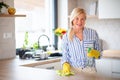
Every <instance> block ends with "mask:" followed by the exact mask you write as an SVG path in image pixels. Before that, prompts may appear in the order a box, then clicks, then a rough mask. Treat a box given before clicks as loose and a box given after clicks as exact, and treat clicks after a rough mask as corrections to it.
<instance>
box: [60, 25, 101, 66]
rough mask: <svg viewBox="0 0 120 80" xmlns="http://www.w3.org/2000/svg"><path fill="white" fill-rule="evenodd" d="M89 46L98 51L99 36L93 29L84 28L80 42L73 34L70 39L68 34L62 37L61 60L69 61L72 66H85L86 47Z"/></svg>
mask: <svg viewBox="0 0 120 80" xmlns="http://www.w3.org/2000/svg"><path fill="white" fill-rule="evenodd" d="M88 47H91V48H93V49H95V50H99V51H100V46H99V37H98V34H97V32H96V31H95V30H93V29H90V28H86V27H85V28H84V30H83V40H82V42H81V41H80V40H79V38H78V37H76V36H75V35H74V36H73V40H72V41H70V40H69V38H68V34H65V35H64V36H63V39H62V55H63V56H62V59H61V62H62V63H64V62H69V63H70V65H71V66H73V67H83V68H84V67H85V66H86V63H87V59H88V58H87V48H88Z"/></svg>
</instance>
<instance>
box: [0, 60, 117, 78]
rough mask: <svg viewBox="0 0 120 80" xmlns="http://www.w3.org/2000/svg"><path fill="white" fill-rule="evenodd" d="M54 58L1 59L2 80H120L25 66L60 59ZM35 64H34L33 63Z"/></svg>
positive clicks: (0, 75)
mask: <svg viewBox="0 0 120 80" xmlns="http://www.w3.org/2000/svg"><path fill="white" fill-rule="evenodd" d="M59 60H60V58H54V59H50V60H45V61H35V60H21V59H19V58H14V59H7V60H0V80H119V79H113V78H105V77H102V76H98V75H90V74H85V73H82V72H81V73H77V74H75V75H74V76H68V77H65V76H58V75H57V74H56V72H55V70H47V69H38V68H32V67H25V66H24V65H26V64H27V65H28V64H30V65H31V64H38V63H39V64H40V63H41V64H42V63H44V62H45V63H46V62H52V61H59ZM31 66H33V65H31Z"/></svg>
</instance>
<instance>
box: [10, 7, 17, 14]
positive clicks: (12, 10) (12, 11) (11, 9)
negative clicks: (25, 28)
mask: <svg viewBox="0 0 120 80" xmlns="http://www.w3.org/2000/svg"><path fill="white" fill-rule="evenodd" d="M8 13H9V14H10V15H14V14H15V13H16V9H15V8H13V7H9V8H8Z"/></svg>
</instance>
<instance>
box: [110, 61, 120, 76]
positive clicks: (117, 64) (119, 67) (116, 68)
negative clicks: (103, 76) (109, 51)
mask: <svg viewBox="0 0 120 80" xmlns="http://www.w3.org/2000/svg"><path fill="white" fill-rule="evenodd" d="M111 64H112V68H111V69H112V77H117V78H120V60H119V59H113V60H112V61H111Z"/></svg>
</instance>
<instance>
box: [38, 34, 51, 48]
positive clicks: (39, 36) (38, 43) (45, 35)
mask: <svg viewBox="0 0 120 80" xmlns="http://www.w3.org/2000/svg"><path fill="white" fill-rule="evenodd" d="M43 36H45V37H46V38H47V39H48V43H49V44H48V46H49V45H50V39H49V37H48V36H47V35H45V34H43V35H40V36H39V38H38V49H41V47H40V42H39V40H40V38H41V37H43Z"/></svg>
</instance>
